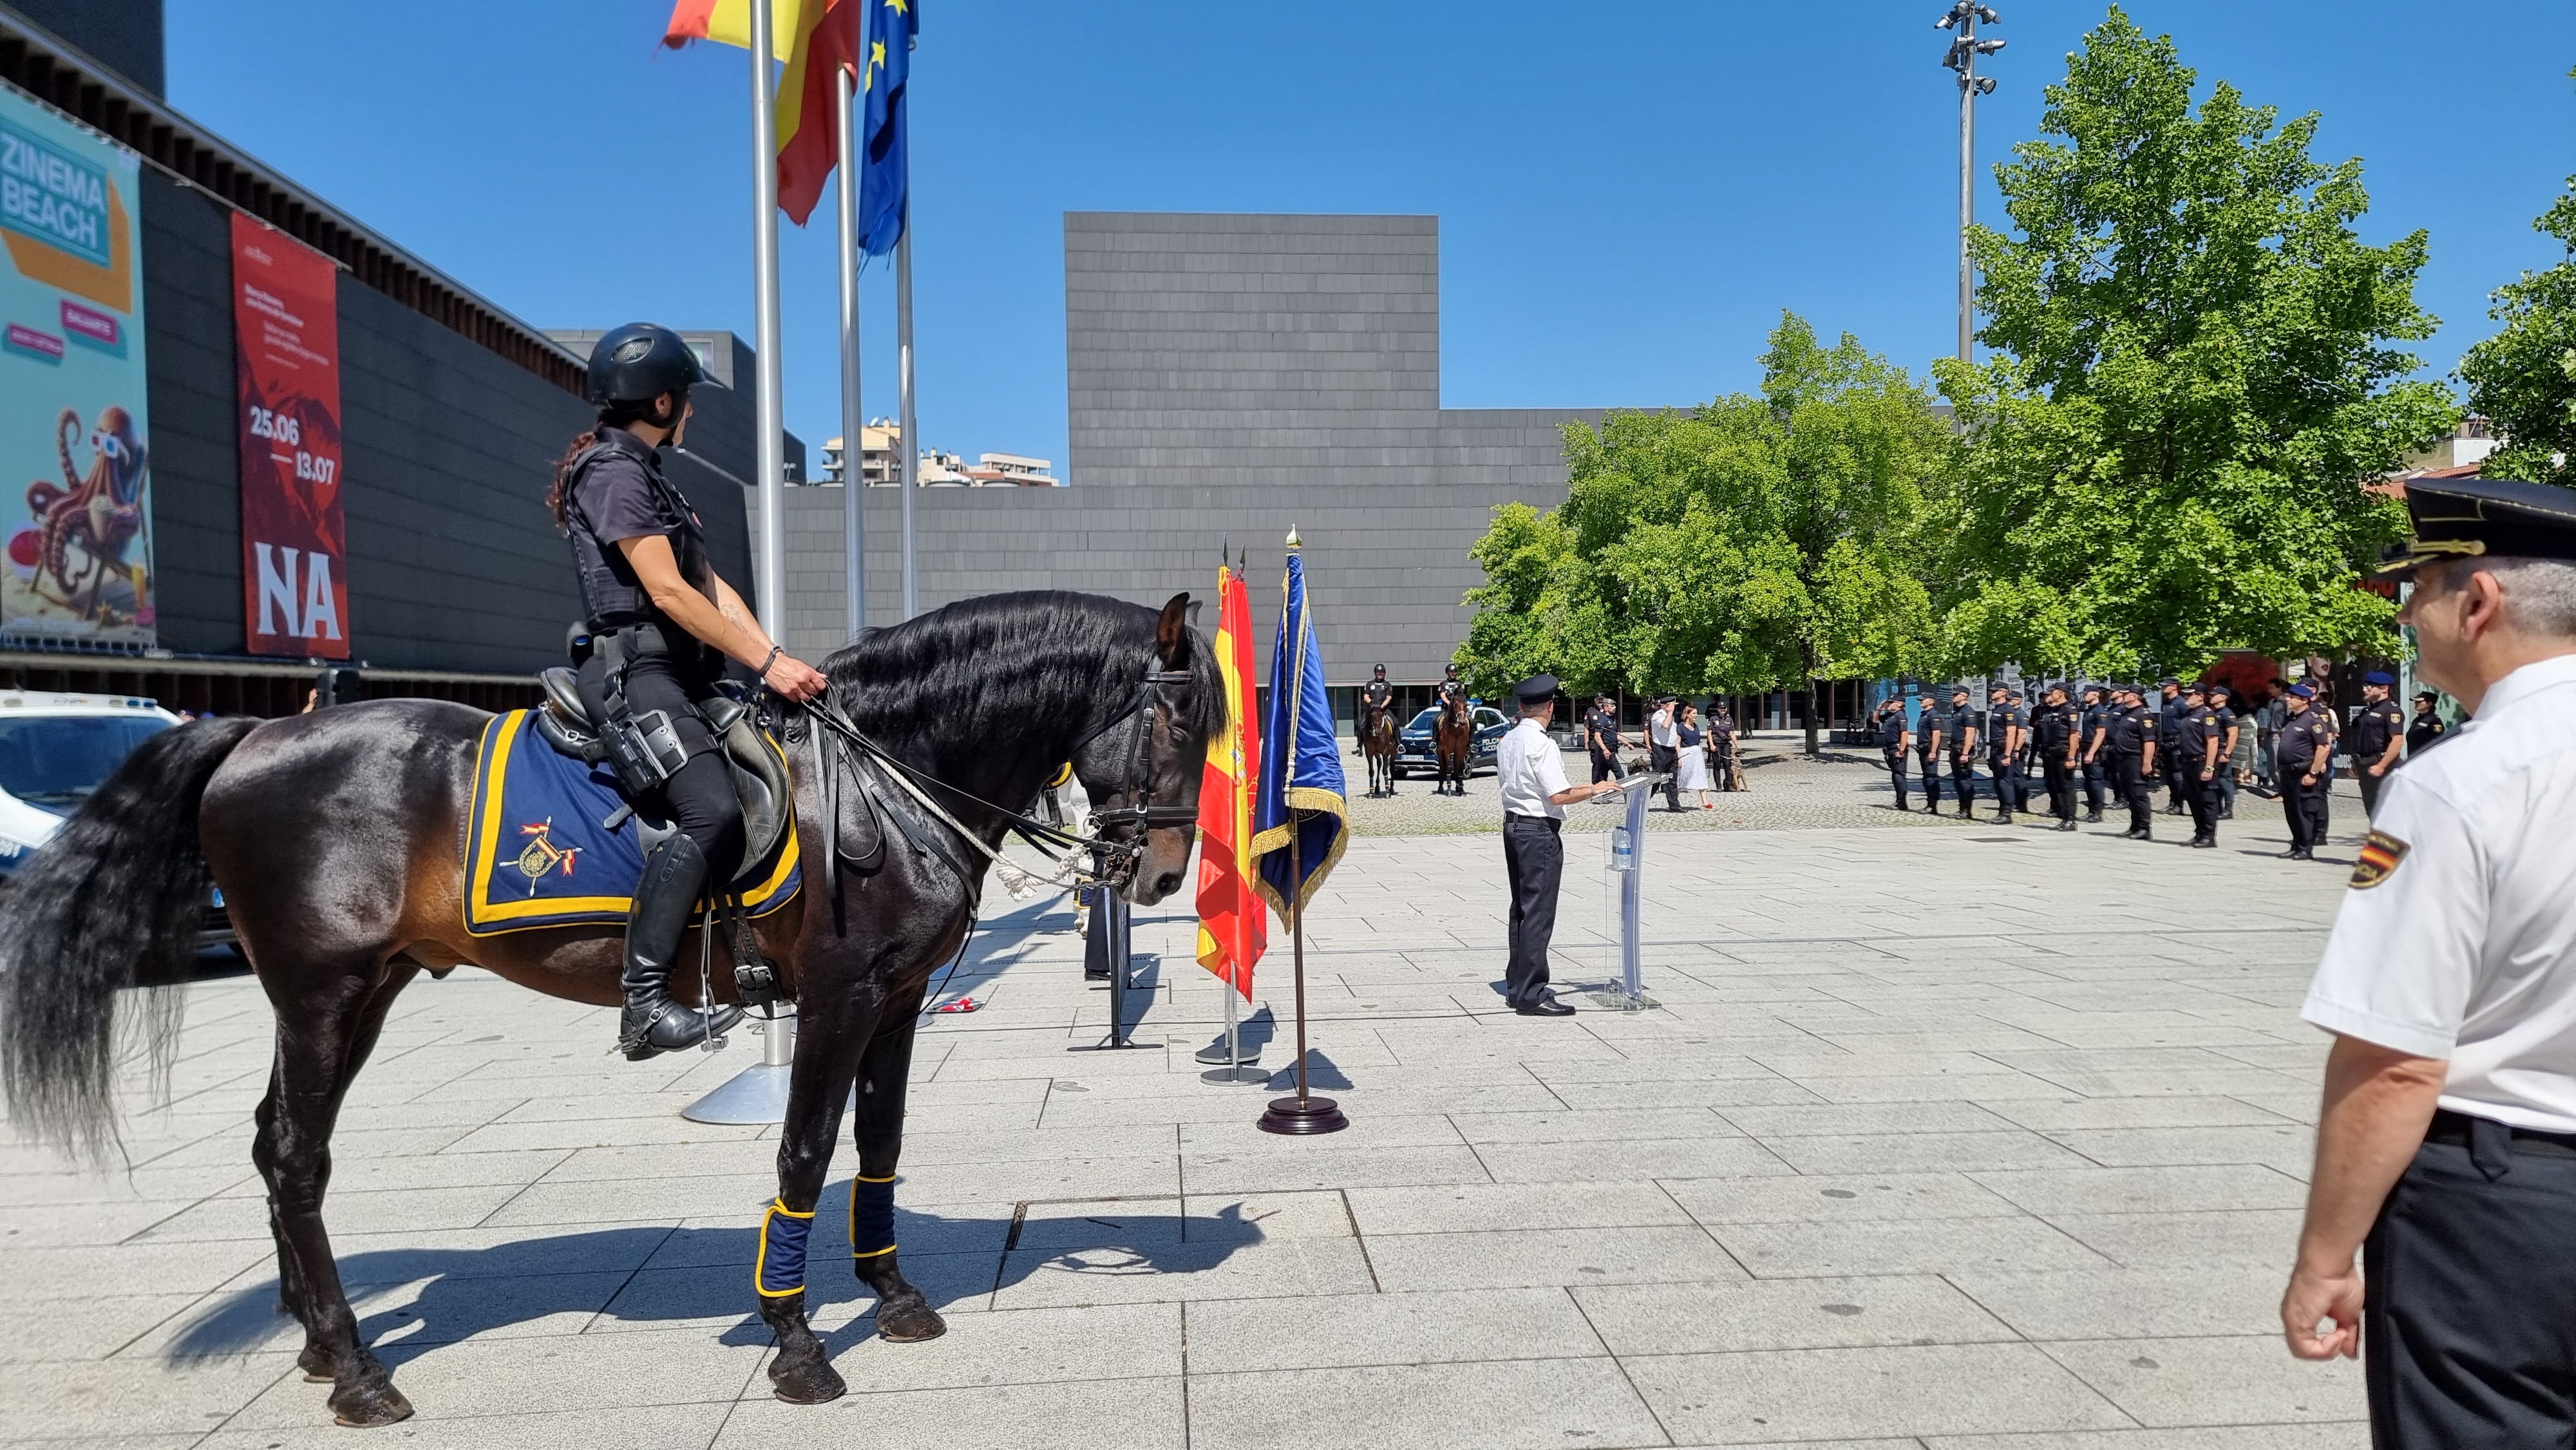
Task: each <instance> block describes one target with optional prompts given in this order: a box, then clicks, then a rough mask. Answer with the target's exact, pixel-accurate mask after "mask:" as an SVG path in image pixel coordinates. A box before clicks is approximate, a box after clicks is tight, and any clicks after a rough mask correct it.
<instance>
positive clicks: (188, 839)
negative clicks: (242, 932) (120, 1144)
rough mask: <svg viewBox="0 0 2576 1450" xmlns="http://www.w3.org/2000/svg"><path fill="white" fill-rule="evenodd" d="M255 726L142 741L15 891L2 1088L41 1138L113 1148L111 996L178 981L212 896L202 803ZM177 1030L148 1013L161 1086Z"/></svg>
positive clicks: (245, 722) (0, 1017)
mask: <svg viewBox="0 0 2576 1450" xmlns="http://www.w3.org/2000/svg"><path fill="white" fill-rule="evenodd" d="M260 723H261V722H260V721H258V720H255V719H250V718H247V717H241V718H231V719H224V720H204V721H199V722H197V723H195V724H190V725H181V726H177V727H174V728H172V729H169V730H164V731H162V732H161V733H160V734H158V735H155V736H153V737H152V738H151V739H149V740H146V741H144V742H143V744H142V745H140V746H138V747H137V748H136V749H135V751H134V753H133V754H131V755H129V756H127V757H126V758H125V763H124V764H123V765H121V766H119V767H117V770H116V773H115V774H114V775H111V776H109V777H108V779H107V782H106V784H104V785H101V786H100V787H99V788H98V791H97V793H96V794H94V795H92V796H91V797H90V798H89V800H88V801H87V802H86V803H84V804H83V805H82V806H81V808H80V809H79V810H78V811H75V812H74V813H73V814H72V817H71V819H69V820H67V821H65V822H63V828H62V831H61V833H60V834H58V835H56V836H55V837H54V839H53V840H52V841H51V842H49V843H47V844H46V845H45V846H44V847H43V848H42V849H41V850H40V851H38V852H37V853H36V856H35V859H34V860H32V861H31V862H29V863H28V864H27V866H26V867H25V868H24V869H22V870H20V871H19V872H18V873H17V875H16V877H15V878H14V879H13V880H12V881H11V882H10V886H9V891H8V896H7V900H6V904H5V906H0V1090H5V1092H6V1095H7V1098H8V1103H9V1116H10V1117H11V1119H12V1120H14V1121H15V1122H16V1123H17V1124H19V1125H20V1126H21V1127H23V1128H25V1129H26V1130H28V1131H29V1132H31V1133H32V1134H33V1135H35V1136H36V1137H39V1138H41V1139H44V1140H45V1141H48V1142H52V1143H57V1144H60V1145H62V1146H64V1147H68V1148H72V1149H75V1150H78V1151H82V1152H85V1153H89V1154H93V1155H95V1154H103V1153H104V1152H105V1151H106V1149H107V1148H108V1147H109V1145H111V1144H113V1143H114V1142H115V1141H116V1113H115V1107H114V1099H113V1095H112V1091H111V1089H112V1085H113V1080H114V1075H115V1068H116V1057H117V1054H116V1050H115V1049H116V1041H115V1039H116V1031H115V1028H116V992H117V989H118V988H120V987H125V986H129V985H132V984H133V983H135V982H137V981H138V980H139V981H149V982H156V983H163V982H178V981H184V980H185V979H186V976H187V969H188V965H189V961H190V958H191V957H192V956H193V954H194V952H195V949H196V943H197V932H198V929H199V923H200V920H201V913H202V912H203V910H204V904H205V895H206V862H205V858H204V856H203V855H202V854H201V853H200V852H199V850H198V846H197V806H198V802H199V801H201V800H202V799H203V798H204V796H205V793H206V782H207V780H208V779H210V778H211V777H212V776H213V775H214V773H215V767H217V766H219V765H221V764H223V762H224V758H225V757H226V756H228V755H230V754H232V752H233V748H234V747H235V746H237V745H239V744H241V740H242V737H243V736H245V735H248V734H249V733H250V732H251V731H252V730H254V729H256V728H258V726H259V725H260ZM170 1005H171V1007H172V1008H175V999H173V1002H172V1003H171V1004H170ZM178 1028H179V1020H178V1014H177V1012H176V1011H175V1010H162V1011H153V1012H149V1013H147V1014H146V1025H145V1029H144V1031H145V1035H146V1041H147V1046H148V1047H149V1049H150V1060H151V1063H152V1067H153V1071H154V1074H155V1076H156V1078H158V1077H160V1076H161V1075H162V1074H164V1073H166V1071H167V1069H168V1065H169V1059H170V1051H171V1048H172V1047H173V1045H174V1043H175V1039H176V1036H177V1032H178Z"/></svg>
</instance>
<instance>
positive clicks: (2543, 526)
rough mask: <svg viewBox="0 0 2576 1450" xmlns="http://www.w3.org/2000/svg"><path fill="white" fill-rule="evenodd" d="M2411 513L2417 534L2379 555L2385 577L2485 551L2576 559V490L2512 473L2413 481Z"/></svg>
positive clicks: (2408, 499) (2408, 506) (2408, 488)
mask: <svg viewBox="0 0 2576 1450" xmlns="http://www.w3.org/2000/svg"><path fill="white" fill-rule="evenodd" d="M2406 516H2407V518H2408V520H2409V521H2410V522H2411V523H2412V524H2413V526H2414V536H2413V537H2412V538H2409V539H2408V540H2407V541H2406V542H2405V543H2403V544H2401V545H2398V546H2397V547H2396V548H2393V549H2390V550H2389V551H2388V552H2387V554H2385V555H2384V556H2382V559H2381V562H2380V568H2379V576H2378V577H2380V578H2382V579H2408V578H2412V577H2414V574H2415V571H2416V570H2418V569H2421V568H2423V567H2424V566H2425V565H2427V564H2440V563H2444V562H2446V561H2448V560H2452V559H2473V558H2479V557H2483V556H2487V555H2497V556H2500V557H2504V558H2514V559H2566V560H2576V489H2564V488H2558V487H2556V486H2554V485H2551V484H2546V483H2524V482H2522V481H2521V480H2519V479H2512V478H2441V479H2430V478H2427V479H2414V480H2410V481H2409V482H2408V483H2407V485H2406Z"/></svg>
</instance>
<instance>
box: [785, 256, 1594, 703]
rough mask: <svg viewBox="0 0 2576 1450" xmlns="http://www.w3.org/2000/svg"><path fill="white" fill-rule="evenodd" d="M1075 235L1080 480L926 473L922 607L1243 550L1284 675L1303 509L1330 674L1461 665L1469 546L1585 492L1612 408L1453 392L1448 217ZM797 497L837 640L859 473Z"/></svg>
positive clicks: (800, 593) (1151, 583) (806, 628)
mask: <svg viewBox="0 0 2576 1450" xmlns="http://www.w3.org/2000/svg"><path fill="white" fill-rule="evenodd" d="M1064 253H1065V260H1064V267H1065V354H1066V383H1067V392H1068V394H1069V396H1068V398H1067V405H1068V408H1069V410H1070V422H1071V425H1072V450H1073V451H1072V459H1071V465H1072V467H1071V473H1070V475H1069V478H1070V486H1069V487H1065V488H938V489H923V490H921V491H920V492H919V493H918V494H917V495H916V497H915V500H914V506H915V510H916V514H915V521H916V522H915V527H916V539H917V545H916V548H917V557H918V562H919V568H920V582H919V595H920V604H921V607H922V608H923V609H931V608H936V607H937V606H939V605H940V604H943V603H946V602H948V601H950V600H953V599H958V598H963V597H966V596H969V595H975V594H986V593H991V592H994V591H996V590H1003V589H1019V588H1060V589H1079V590H1085V591H1090V592H1094V593H1101V594H1111V595H1117V596H1119V597H1122V598H1128V599H1134V600H1137V601H1139V602H1142V603H1151V604H1159V603H1161V602H1162V601H1163V600H1165V599H1167V598H1169V597H1171V595H1173V594H1174V593H1176V592H1178V591H1180V590H1184V589H1187V590H1190V591H1192V592H1193V593H1196V594H1199V595H1201V596H1205V595H1207V594H1208V593H1209V591H1210V587H1211V585H1212V584H1213V582H1214V579H1215V574H1216V565H1217V561H1218V556H1219V552H1220V550H1222V549H1225V548H1227V547H1228V546H1231V547H1232V548H1233V549H1234V550H1235V551H1236V552H1238V553H1243V554H1246V555H1248V556H1249V559H1250V568H1249V571H1248V572H1249V573H1250V576H1251V579H1252V612H1253V620H1254V625H1255V628H1256V630H1257V631H1258V632H1259V634H1260V636H1261V638H1260V641H1259V648H1260V657H1261V660H1262V666H1261V667H1262V668H1263V669H1265V670H1266V669H1267V668H1268V659H1269V650H1270V641H1269V635H1270V632H1271V630H1272V628H1273V627H1274V625H1275V624H1276V621H1277V616H1278V611H1279V585H1278V579H1279V570H1280V558H1281V552H1282V551H1281V545H1282V543H1283V541H1284V539H1285V536H1286V535H1287V532H1288V530H1289V528H1290V527H1291V526H1294V527H1295V528H1296V529H1297V530H1298V531H1299V532H1300V533H1301V534H1302V535H1303V537H1304V540H1305V556H1306V567H1307V571H1308V574H1307V577H1308V580H1309V585H1310V590H1311V594H1312V602H1313V609H1314V613H1315V619H1316V629H1317V635H1318V642H1319V644H1320V646H1321V648H1322V651H1323V654H1324V658H1325V661H1326V665H1327V668H1328V672H1329V679H1330V682H1331V683H1332V684H1334V685H1350V684H1356V683H1358V682H1359V681H1361V680H1364V679H1366V678H1368V672H1369V667H1370V666H1371V665H1372V664H1377V663H1384V664H1385V665H1386V666H1387V672H1388V675H1389V676H1390V677H1391V678H1393V679H1395V680H1398V681H1413V682H1428V681H1432V680H1436V679H1438V678H1439V677H1440V670H1441V666H1442V665H1443V664H1445V663H1447V662H1448V660H1449V658H1450V655H1451V653H1452V651H1454V650H1455V649H1456V648H1457V646H1458V644H1459V642H1460V641H1461V640H1462V639H1464V638H1465V637H1466V632H1467V622H1468V618H1469V614H1470V611H1469V610H1467V609H1466V608H1465V607H1464V606H1463V605H1462V604H1461V603H1460V599H1461V596H1463V595H1464V594H1465V593H1466V591H1467V590H1468V589H1470V588H1472V587H1474V586H1475V585H1476V584H1478V583H1480V582H1482V579H1483V575H1482V574H1481V573H1480V572H1479V571H1478V570H1477V568H1476V565H1475V563H1474V561H1473V560H1471V559H1469V558H1468V556H1467V548H1468V546H1469V545H1470V544H1471V543H1473V542H1474V541H1475V539H1476V538H1477V537H1478V536H1479V535H1481V534H1482V533H1483V532H1484V531H1485V528H1486V526H1487V524H1488V522H1489V521H1490V520H1491V518H1492V516H1493V511H1494V509H1495V507H1496V506H1497V505H1500V504H1503V503H1506V502H1510V501H1514V500H1518V501H1521V502H1525V503H1530V504H1534V505H1537V506H1540V507H1551V506H1553V505H1555V504H1556V503H1557V502H1559V501H1560V500H1562V499H1563V498H1564V496H1565V462H1564V446H1563V440H1562V437H1561V435H1560V433H1559V429H1560V427H1561V426H1562V425H1563V424H1564V423H1567V422H1569V421H1576V420H1580V421H1584V422H1594V421H1598V419H1599V418H1600V410H1599V409H1580V408H1564V409H1462V408H1443V407H1442V406H1440V232H1439V221H1438V219H1437V218H1435V217H1427V216H1252V215H1189V214H1168V213H1131V212H1071V213H1067V214H1066V216H1065V222H1064ZM861 492H862V495H863V497H864V499H865V506H866V524H867V577H868V619H869V622H870V623H887V622H891V621H893V620H894V619H896V618H897V617H899V611H900V606H901V598H902V575H901V554H900V539H899V534H898V527H899V525H898V518H899V511H900V508H901V502H902V500H901V497H900V495H899V494H898V493H897V492H896V491H895V490H893V489H889V488H875V489H864V490H862V491H861ZM787 508H788V510H789V518H788V536H787V548H788V560H787V567H788V577H787V600H786V602H787V611H788V643H789V645H790V646H791V647H792V648H795V649H797V650H799V651H800V652H805V653H808V654H816V655H819V654H820V653H823V652H825V651H827V650H829V649H830V648H832V647H833V646H835V645H837V644H839V643H840V641H841V639H842V636H843V622H844V619H845V617H846V615H845V612H844V611H845V599H846V595H845V592H844V588H843V558H844V555H843V550H842V490H841V489H839V488H838V487H837V486H835V487H815V488H797V489H790V490H788V493H787ZM754 509H755V514H756V509H757V504H756V502H755V504H754ZM756 527H757V525H756V523H755V528H756ZM1207 622H1208V623H1210V624H1213V620H1209V621H1207Z"/></svg>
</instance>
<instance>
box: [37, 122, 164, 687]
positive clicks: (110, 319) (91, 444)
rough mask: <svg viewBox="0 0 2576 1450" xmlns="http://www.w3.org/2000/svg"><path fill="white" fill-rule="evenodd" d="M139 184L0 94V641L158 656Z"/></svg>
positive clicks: (86, 138)
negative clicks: (60, 642)
mask: <svg viewBox="0 0 2576 1450" xmlns="http://www.w3.org/2000/svg"><path fill="white" fill-rule="evenodd" d="M140 175H141V162H140V161H139V160H138V159H137V158H136V156H135V154H134V153H133V152H131V151H128V150H126V149H125V148H123V147H121V146H118V145H116V144H114V143H113V142H110V141H107V140H105V139H103V138H101V137H99V136H98V135H96V134H95V133H93V132H90V131H88V130H85V129H83V128H82V127H80V126H77V125H74V124H73V123H72V122H70V121H67V120H65V119H63V118H62V117H60V116H58V115H56V114H54V113H53V112H52V111H50V110H47V109H46V108H45V107H43V106H40V105H38V104H37V103H35V102H33V101H30V100H27V99H24V98H23V97H20V96H17V95H14V94H12V93H10V92H8V91H6V90H0V536H5V537H6V539H7V541H8V546H7V556H8V567H7V568H6V569H5V570H0V634H10V635H21V636H25V635H37V636H52V637H56V638H72V639H83V640H99V641H112V642H117V643H124V644H143V645H149V644H152V643H154V635H153V614H152V506H151V498H150V490H149V487H148V484H149V481H150V475H149V474H148V473H147V472H146V470H145V467H144V464H145V459H146V457H147V456H148V453H149V449H148V448H147V446H146V443H145V440H146V438H147V436H148V430H147V428H146V426H145V422H146V417H147V413H146V410H145V407H144V372H143V221H142V214H141V208H140V207H139V206H138V205H137V204H136V194H135V184H136V182H137V181H138V180H139V179H140Z"/></svg>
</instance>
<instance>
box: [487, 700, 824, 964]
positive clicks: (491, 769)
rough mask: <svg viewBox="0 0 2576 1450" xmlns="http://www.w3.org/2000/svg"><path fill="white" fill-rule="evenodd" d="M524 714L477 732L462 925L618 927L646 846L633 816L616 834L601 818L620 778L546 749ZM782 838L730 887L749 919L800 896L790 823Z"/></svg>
mask: <svg viewBox="0 0 2576 1450" xmlns="http://www.w3.org/2000/svg"><path fill="white" fill-rule="evenodd" d="M529 713H530V712H528V711H526V710H513V711H511V712H509V713H508V714H506V715H501V716H498V717H496V718H495V719H494V720H493V721H492V723H491V724H489V725H487V726H485V727H484V728H483V742H482V747H481V749H480V750H479V751H478V752H477V753H476V756H475V761H474V794H473V802H472V806H471V808H470V809H469V810H468V811H467V812H466V816H465V929H466V930H467V931H468V932H470V933H472V934H474V935H476V936H495V935H498V934H500V933H502V932H508V931H532V930H535V929H537V928H539V927H550V926H582V925H591V924H596V923H602V922H621V923H622V922H624V921H625V920H626V912H627V909H628V908H629V907H630V906H632V905H633V904H634V898H635V883H636V882H637V881H638V880H640V879H641V878H642V877H643V874H644V848H643V845H642V843H641V840H640V839H639V832H638V830H637V828H636V824H635V818H634V817H633V816H631V815H630V816H628V817H627V818H626V819H625V820H623V821H621V822H619V823H618V826H617V829H615V830H613V831H612V830H610V829H609V828H608V827H606V826H605V825H603V824H601V822H603V821H605V820H607V819H608V818H609V817H610V816H612V815H615V814H616V813H617V811H618V808H619V807H620V806H622V805H624V804H625V797H624V796H622V795H620V794H619V793H618V789H617V777H616V776H614V775H612V774H611V773H610V772H609V769H608V767H607V766H605V765H599V766H591V765H584V764H582V763H581V762H580V761H578V760H575V759H573V758H571V757H570V756H567V755H564V754H562V753H561V752H559V751H557V750H556V749H555V748H554V747H553V746H551V745H548V744H547V743H546V740H545V737H544V736H542V735H539V734H538V733H537V731H536V729H535V727H534V726H532V725H530V724H529V723H528V716H529ZM764 743H769V744H770V748H771V749H776V748H777V747H776V745H775V744H774V743H770V742H764ZM783 835H784V837H785V840H784V841H783V843H782V844H781V845H780V846H779V848H778V849H777V850H775V851H773V852H772V853H771V859H770V860H768V861H765V862H757V863H753V865H752V867H751V868H750V869H749V870H748V871H747V872H746V879H745V880H743V881H741V882H738V883H736V884H737V888H738V889H739V890H740V892H741V894H742V902H743V906H744V908H745V909H746V910H748V911H749V912H750V913H751V914H752V915H754V916H764V915H767V914H768V913H770V912H773V911H776V910H777V909H778V908H780V907H782V906H784V905H786V904H787V903H788V902H789V901H790V900H791V899H793V898H794V897H795V895H796V888H797V885H798V884H799V878H798V873H797V860H796V830H795V826H794V824H793V823H792V822H791V823H790V824H789V826H788V829H787V830H786V831H785V832H784V833H783Z"/></svg>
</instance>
